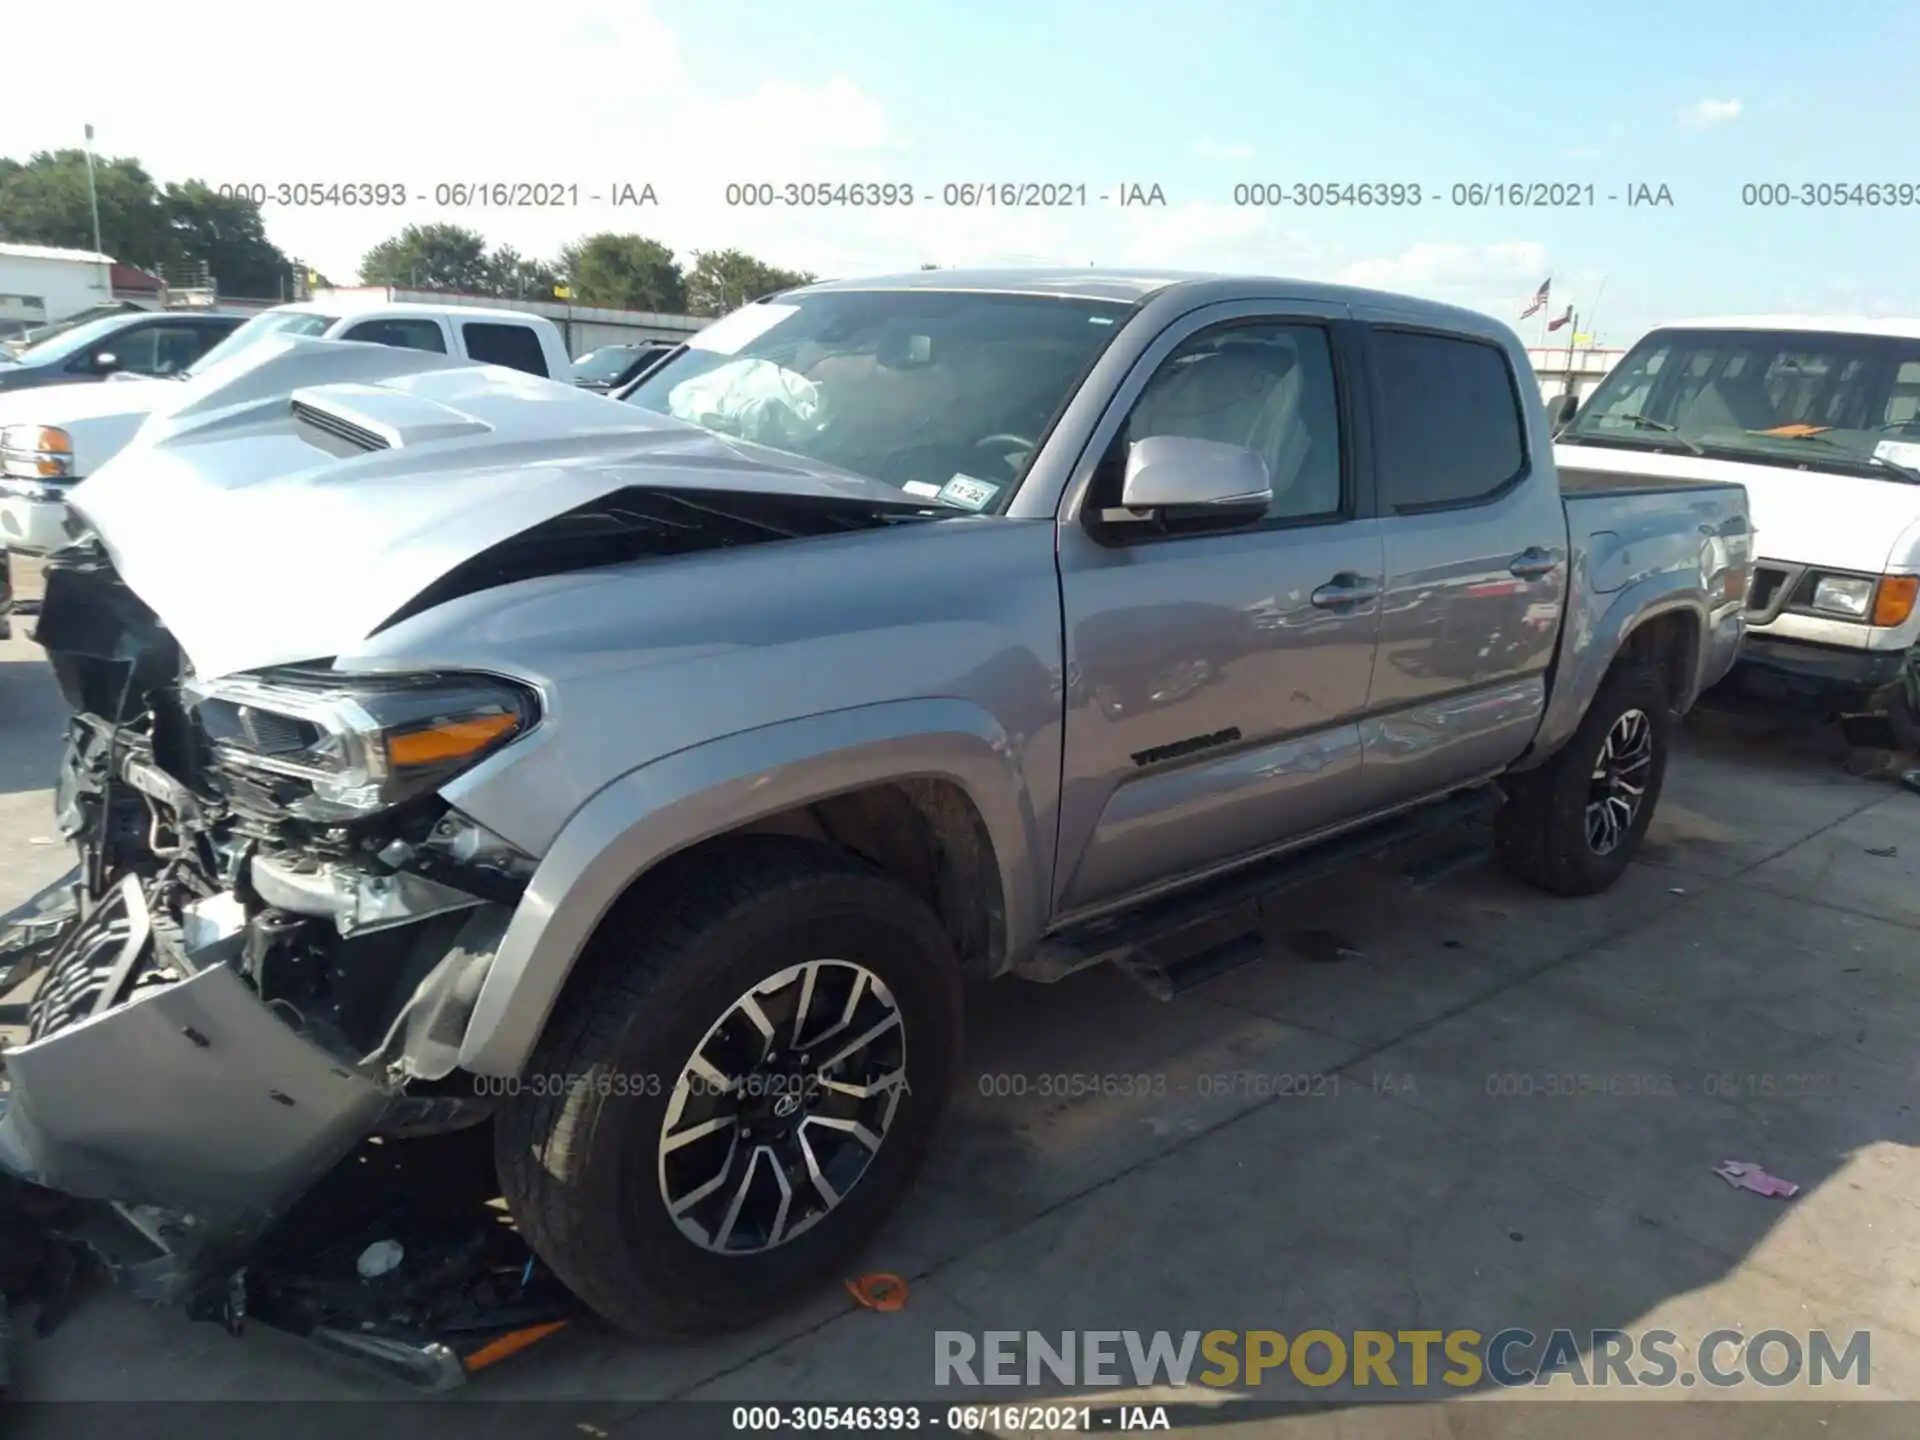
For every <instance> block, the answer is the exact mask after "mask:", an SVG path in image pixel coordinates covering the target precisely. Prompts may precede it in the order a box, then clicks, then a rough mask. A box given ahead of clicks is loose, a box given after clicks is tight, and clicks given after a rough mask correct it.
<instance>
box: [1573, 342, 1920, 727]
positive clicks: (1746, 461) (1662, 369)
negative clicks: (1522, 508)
mask: <svg viewBox="0 0 1920 1440" xmlns="http://www.w3.org/2000/svg"><path fill="white" fill-rule="evenodd" d="M1556 441H1557V443H1556V446H1555V456H1554V458H1555V462H1556V464H1557V465H1558V466H1559V470H1560V474H1561V476H1562V478H1563V479H1566V478H1568V477H1571V478H1572V479H1573V481H1575V482H1576V483H1577V482H1579V481H1581V480H1582V479H1584V478H1586V477H1593V479H1594V480H1595V481H1596V483H1611V484H1620V483H1623V482H1626V483H1635V482H1636V480H1637V483H1643V484H1671V483H1673V482H1675V481H1678V480H1731V481H1737V482H1738V483H1740V484H1741V485H1744V486H1745V487H1746V490H1747V495H1748V497H1749V500H1750V501H1751V503H1752V507H1753V524H1754V529H1755V532H1756V537H1757V538H1756V545H1757V558H1756V562H1755V565H1754V574H1753V583H1752V588H1751V589H1750V590H1749V591H1748V595H1747V640H1746V645H1745V648H1744V649H1743V650H1742V651H1741V654H1740V663H1739V665H1738V666H1737V667H1736V669H1735V670H1734V673H1733V675H1732V676H1731V677H1730V680H1729V685H1730V687H1731V688H1733V689H1736V690H1739V691H1742V692H1744V693H1746V694H1747V695H1749V696H1752V697H1755V698H1761V699H1765V700H1767V701H1769V702H1772V703H1776V704H1779V703H1792V704H1796V705H1804V704H1807V703H1809V702H1810V703H1811V704H1812V705H1813V706H1815V707H1817V708H1819V709H1820V710H1822V711H1825V712H1827V713H1835V712H1838V713H1841V714H1845V713H1848V712H1854V713H1860V712H1865V713H1866V714H1868V715H1873V716H1880V715H1884V716H1885V717H1886V720H1887V722H1888V724H1889V726H1890V728H1891V731H1892V734H1893V738H1894V740H1895V741H1896V743H1898V744H1900V745H1903V746H1905V747H1909V748H1916V749H1920V603H1916V602H1917V601H1920V319H1905V320H1883V319H1850V318H1846V317H1841V316H1808V315H1760V316H1740V317H1732V318H1722V319H1713V320H1691V321H1686V322H1683V323H1675V324H1670V325H1662V326H1660V327H1659V328H1657V329H1655V330H1653V331H1651V332H1650V333H1649V334H1648V335H1646V336H1645V338H1643V339H1642V340H1641V341H1640V342H1639V343H1638V344H1637V345H1635V346H1634V347H1633V349H1632V350H1631V351H1629V352H1628V353H1627V355H1626V357H1625V358H1624V359H1623V360H1622V361H1621V362H1620V364H1619V365H1617V366H1615V367H1614V369H1613V370H1612V371H1611V372H1610V373H1609V374H1608V376H1607V378H1606V379H1605V380H1604V381H1603V382H1601V384H1600V386H1599V388H1598V389H1596V390H1595V391H1594V393H1593V395H1592V396H1591V397H1590V398H1589V399H1588V400H1587V401H1586V403H1585V404H1583V405H1581V406H1580V407H1579V408H1578V409H1577V410H1576V411H1575V412H1574V414H1573V417H1572V419H1571V420H1570V421H1569V422H1567V423H1565V424H1564V426H1563V428H1562V429H1561V430H1560V432H1559V434H1558V435H1557V437H1556ZM1630 538H1631V537H1626V536H1623V537H1622V539H1623V540H1630ZM1873 743H1879V742H1873Z"/></svg>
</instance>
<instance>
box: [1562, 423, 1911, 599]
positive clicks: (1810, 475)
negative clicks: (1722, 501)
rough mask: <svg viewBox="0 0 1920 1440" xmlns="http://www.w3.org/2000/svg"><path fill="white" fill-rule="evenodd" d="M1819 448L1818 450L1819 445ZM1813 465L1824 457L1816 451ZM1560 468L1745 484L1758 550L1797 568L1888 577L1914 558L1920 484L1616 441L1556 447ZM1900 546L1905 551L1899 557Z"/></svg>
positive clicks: (1763, 556) (1812, 455) (1759, 554)
mask: <svg viewBox="0 0 1920 1440" xmlns="http://www.w3.org/2000/svg"><path fill="white" fill-rule="evenodd" d="M1815 448H1816V449H1817V447H1815ZM1807 462H1808V463H1809V464H1811V465H1818V464H1819V463H1820V457H1819V455H1818V454H1816V453H1813V451H1811V450H1810V451H1809V453H1808V455H1807ZM1553 463H1554V465H1555V466H1556V467H1557V468H1558V469H1560V470H1563V471H1564V470H1586V471H1589V472H1597V473H1600V474H1605V475H1646V476H1651V477H1653V478H1655V479H1672V480H1675V481H1680V480H1723V481H1732V482H1733V483H1734V484H1737V485H1744V486H1745V487H1746V490H1747V504H1748V511H1749V514H1750V515H1751V517H1752V524H1753V532H1754V551H1753V553H1754V555H1755V556H1757V557H1759V558H1761V559H1766V560H1782V561H1786V562H1789V563H1791V564H1796V565H1822V566H1826V567H1827V568H1829V569H1833V570H1857V571H1860V572H1863V573H1865V574H1869V575H1877V574H1880V573H1881V572H1882V571H1883V570H1885V569H1886V568H1887V567H1888V565H1889V564H1905V563H1910V561H1909V558H1908V555H1907V552H1906V549H1905V548H1904V547H1902V546H1901V545H1900V544H1899V543H1898V542H1899V539H1900V536H1901V535H1902V532H1904V531H1906V530H1908V529H1909V528H1910V527H1911V526H1913V524H1914V523H1915V522H1916V521H1917V520H1920V485H1910V484H1908V483H1907V482H1905V481H1903V480H1898V479H1894V478H1888V479H1885V480H1877V479H1873V478H1870V477H1868V476H1865V475H1841V474H1838V473H1835V472H1833V471H1823V470H1796V469H1791V468H1789V467H1787V466H1784V465H1749V464H1743V463H1742V462H1740V461H1738V460H1719V459H1709V458H1707V457H1704V456H1699V455H1660V454H1654V453H1652V452H1643V451H1635V450H1628V449H1625V448H1623V447H1619V446H1609V445H1565V444H1562V445H1556V446H1554V447H1553ZM1896 550H1898V551H1899V552H1900V553H1898V554H1895V553H1894V552H1895V551H1896Z"/></svg>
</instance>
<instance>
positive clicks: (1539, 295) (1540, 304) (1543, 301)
mask: <svg viewBox="0 0 1920 1440" xmlns="http://www.w3.org/2000/svg"><path fill="white" fill-rule="evenodd" d="M1552 288H1553V277H1552V276H1551V275H1549V276H1548V277H1547V278H1546V279H1545V280H1542V281H1541V282H1540V288H1539V289H1538V290H1536V291H1534V292H1533V299H1531V300H1529V301H1528V302H1527V308H1526V309H1524V310H1522V311H1521V312H1520V318H1521V319H1522V320H1524V319H1526V318H1527V317H1528V316H1529V315H1538V314H1539V313H1540V312H1541V311H1542V310H1544V309H1546V308H1547V292H1548V291H1549V290H1551V289H1552Z"/></svg>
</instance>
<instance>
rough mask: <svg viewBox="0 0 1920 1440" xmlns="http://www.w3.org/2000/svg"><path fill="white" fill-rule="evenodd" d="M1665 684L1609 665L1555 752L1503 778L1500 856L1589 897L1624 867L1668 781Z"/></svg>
mask: <svg viewBox="0 0 1920 1440" xmlns="http://www.w3.org/2000/svg"><path fill="white" fill-rule="evenodd" d="M1667 706H1668V700H1667V691H1666V686H1665V685H1664V684H1663V683H1662V682H1661V679H1660V676H1659V675H1658V674H1657V673H1656V672H1655V671H1653V670H1651V669H1647V668H1645V667H1641V666H1630V667H1623V668H1620V669H1616V670H1615V671H1614V672H1613V673H1612V674H1611V675H1609V676H1608V677H1607V679H1606V680H1605V681H1604V682H1603V683H1602V684H1601V686H1600V691H1599V693H1598V694H1597V695H1595V696H1594V700H1593V704H1592V705H1591V706H1590V707H1589V708H1588V710H1587V714H1586V718H1585V719H1584V720H1582V721H1581V722H1580V728H1579V729H1578V730H1576V731H1575V732H1574V735H1573V738H1572V739H1571V740H1569V741H1567V743H1566V744H1565V745H1563V746H1562V747H1561V748H1560V750H1559V753H1557V754H1556V755H1554V757H1553V758H1552V759H1550V760H1548V761H1547V762H1546V764H1544V765H1542V766H1540V767H1539V768H1538V769H1536V770H1530V771H1526V772H1525V773H1523V774H1520V775H1516V776H1514V777H1513V779H1512V780H1511V781H1510V782H1509V786H1508V801H1507V804H1506V805H1505V806H1503V807H1502V808H1501V810H1500V812H1499V815H1498V817H1497V818H1496V822H1495V828H1496V835H1497V837H1498V844H1499V850H1500V857H1501V859H1502V861H1504V862H1505V864H1506V866H1507V868H1508V869H1509V870H1511V871H1512V872H1513V873H1514V874H1515V875H1517V876H1519V877H1520V878H1521V879H1522V880H1525V881H1526V882H1527V883H1528V884H1530V885H1535V886H1538V887H1539V888H1540V889H1542V890H1548V891H1551V892H1553V893H1554V894H1556V895H1593V894H1596V893H1598V892H1599V891H1602V890H1605V889H1606V888H1608V887H1609V886H1610V885H1612V884H1613V883H1614V882H1615V881H1616V880H1618V879H1619V878H1620V877H1621V875H1623V874H1625V873H1626V869H1627V866H1628V865H1629V864H1631V863H1632V862H1633V857H1634V855H1635V854H1636V853H1637V852H1638V851H1639V849H1640V842H1641V839H1642V838H1643V837H1644V836H1645V834H1646V831H1647V825H1648V823H1649V822H1650V821H1651V820H1652V819H1653V811H1654V807H1655V806H1656V805H1657V804H1658V803H1659V800H1660V787H1661V785H1662V783H1663V782H1664V781H1665V779H1666V772H1667V743H1668V709H1667Z"/></svg>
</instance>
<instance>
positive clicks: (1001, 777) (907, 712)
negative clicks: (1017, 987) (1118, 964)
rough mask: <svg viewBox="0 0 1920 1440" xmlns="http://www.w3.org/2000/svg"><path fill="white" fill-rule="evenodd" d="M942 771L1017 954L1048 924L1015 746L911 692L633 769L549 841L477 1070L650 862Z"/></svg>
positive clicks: (507, 958) (525, 1020) (487, 991)
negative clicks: (974, 822)
mask: <svg viewBox="0 0 1920 1440" xmlns="http://www.w3.org/2000/svg"><path fill="white" fill-rule="evenodd" d="M907 779H942V780H948V781H951V782H953V783H954V784H957V785H959V786H960V787H961V788H962V789H963V790H964V791H965V792H966V794H967V796H968V797H969V798H970V799H971V800H972V802H973V804H974V807H975V808H976V809H977V810H978V811H979V813H980V816H981V818H982V820H983V821H984V822H985V824H986V827H987V833H988V835H989V837H990V838H991V840H992V842H993V848H994V856H995V862H996V865H997V867H998V869H999V873H1000V884H1001V892H1002V894H1003V895H1004V896H1005V900H1006V938H1007V945H1008V948H1009V951H1010V953H1013V954H1019V953H1021V952H1022V951H1023V949H1024V948H1025V947H1027V946H1030V945H1031V944H1033V943H1034V942H1035V941H1036V940H1037V939H1038V936H1039V933H1040V929H1041V926H1042V925H1043V923H1044V918H1045V917H1044V909H1043V906H1044V892H1045V886H1044V883H1043V881H1044V879H1045V878H1046V877H1047V876H1049V875H1050V873H1051V870H1052V864H1051V842H1050V841H1049V842H1046V843H1044V844H1043V842H1042V836H1041V833H1040V828H1039V826H1038V824H1037V823H1036V818H1035V815H1034V812H1033V805H1032V801H1031V797H1030V796H1029V794H1028V791H1027V787H1026V784H1025V781H1024V779H1023V777H1022V773H1021V768H1020V757H1019V754H1018V752H1017V750H1016V748H1015V746H1014V745H1013V743H1012V742H1011V741H1010V740H1009V738H1008V736H1007V735H1006V733H1005V732H1004V731H1003V730H1002V729H1001V727H1000V725H999V723H998V722H997V721H995V720H994V718H993V717H992V716H991V715H989V714H988V713H987V712H986V711H984V710H982V709H981V708H980V707H978V706H977V705H973V704H971V703H969V702H967V701H964V700H956V699H938V700H906V701H897V702H889V703H887V704H882V705H867V706H860V707H857V708H854V709H850V710H839V711H832V712H829V713H827V714H823V715H814V716H809V717H806V718H804V719H799V720H790V721H783V722H781V723H779V724H776V725H769V726H765V727H763V728H760V729H755V730H747V731H742V732H740V733H739V734H736V735H729V736H725V737H723V738H721V739H717V740H710V741H707V742H705V743H703V744H700V745H696V746H692V747H690V748H688V749H686V750H681V751H678V752H676V753H674V754H672V755H668V756H665V757H663V758H661V759H658V760H654V761H651V762H649V763H648V764H646V765H642V766H640V767H639V768H638V769H635V770H632V771H629V772H628V773H627V774H626V775H624V776H622V777H621V778H620V779H618V780H615V781H614V782H612V783H611V784H609V785H607V786H606V787H605V788H604V789H602V790H600V791H599V792H598V793H596V794H595V795H594V796H593V798H592V799H590V800H589V801H588V802H587V803H586V804H585V805H583V806H581V808H580V809H579V810H578V811H576V812H575V813H574V815H573V816H572V818H570V819H569V820H568V821H567V823H566V825H565V826H564V827H562V829H561V831H560V834H559V835H558V836H557V837H556V838H555V840H554V842H553V844H552V846H550V847H549V849H548V850H547V853H546V856H545V858H544V859H542V860H541V862H540V866H539V868H538V869H537V870H536V871H535V872H534V876H533V880H532V882H531V883H530V884H529V885H528V886H527V891H526V894H525V895H524V896H523V897H522V899H521V901H520V904H519V906H518V908H517V909H516V910H515V912H514V916H513V919H512V921H511V923H510V924H509V925H508V927H507V932H506V934H505V936H504V937H503V938H502V940H501V944H500V949H499V952H498V953H497V954H496V955H495V957H494V961H493V965H492V967H491V968H490V969H489V970H488V972H487V978H486V981H485V983H484V985H483V986H482V987H481V990H480V995H479V998H478V1000H477V1001H476V1003H475V1005H474V1011H473V1017H472V1019H471V1021H470V1022H469V1023H468V1026H467V1033H466V1036H465V1038H464V1039H463V1041H462V1043H461V1047H460V1064H461V1066H462V1067H464V1068H465V1069H467V1070H469V1071H471V1072H473V1073H475V1074H480V1075H497V1076H514V1075H518V1074H519V1073H520V1071H521V1068H522V1067H523V1066H524V1065H525V1064H526V1061H527V1057H528V1056H529V1055H530V1054H531V1053H532V1051H533V1048H534V1045H535V1043H536V1042H537V1041H538V1039H539V1036H540V1031H541V1029H542V1027H544V1026H545V1024H546V1020H547V1016H548V1014H549V1013H550V1012H551V1011H552V1009H553V1005H554V1002H555V1001H556V1000H557V999H558V998H559V995H560V991H561V989H562V987H563V986H564V985H565V984H566V981H567V977H568V975H569V974H570V973H571V972H572V970H573V966H574V962H575V961H576V960H577V959H578V958H579V955H580V952H581V950H582V949H583V948H584V947H585V945H586V943H587V941H588V939H589V938H590V937H591V936H592V934H593V932H594V929H595V927H596V926H598V924H599V923H600V920H601V917H602V916H604V915H605V914H606V913H607V910H608V909H609V908H610V907H611V906H612V905H613V903H614V902H615V901H616V900H618V899H619V898H620V896H621V895H622V894H624V893H625V892H626V890H627V888H628V887H629V886H631V885H632V884H633V882H634V881H635V880H636V879H638V878H639V877H640V876H641V875H643V874H645V873H646V872H647V871H648V870H649V869H651V868H652V867H653V866H654V865H656V864H658V863H659V862H660V861H661V860H663V859H665V858H666V857H667V856H669V855H672V854H674V853H675V852H677V851H680V850H684V849H686V848H687V847H689V846H691V845H697V844H699V843H700V842H701V841H702V840H707V839H711V838H712V837H713V836H715V835H720V834H724V833H725V832H727V831H729V830H734V829H738V828H739V827H740V826H742V825H745V824H749V823H751V822H752V821H755V820H759V819H764V818H765V817H767V816H770V815H775V814H778V813H780V812H781V811H783V810H789V809H792V808H794V807H795V806H799V805H805V804H808V803H810V802H812V801H815V800H822V799H825V798H827V797H828V796H831V795H836V794H844V793H845V792H847V791H850V790H857V789H860V788H861V787H863V786H866V785H874V784H881V783H885V782H888V781H896V780H907Z"/></svg>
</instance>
